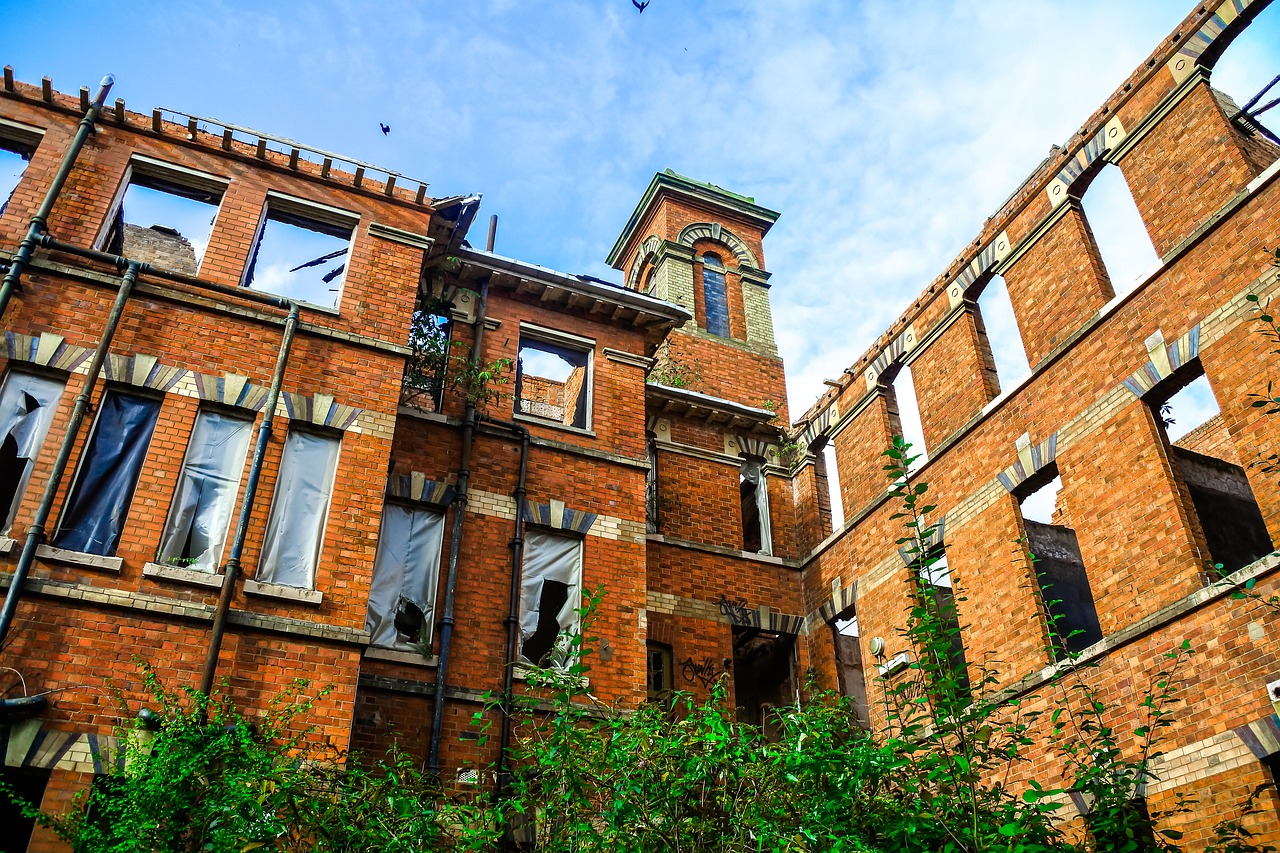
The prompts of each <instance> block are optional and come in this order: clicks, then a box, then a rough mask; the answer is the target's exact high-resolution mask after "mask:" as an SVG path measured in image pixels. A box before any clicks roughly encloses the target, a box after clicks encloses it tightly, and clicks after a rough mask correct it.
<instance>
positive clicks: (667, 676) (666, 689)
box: [644, 640, 676, 701]
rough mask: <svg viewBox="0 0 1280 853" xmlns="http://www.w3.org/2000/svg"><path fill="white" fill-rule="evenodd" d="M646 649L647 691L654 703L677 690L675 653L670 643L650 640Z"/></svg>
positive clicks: (646, 643)
mask: <svg viewBox="0 0 1280 853" xmlns="http://www.w3.org/2000/svg"><path fill="white" fill-rule="evenodd" d="M644 647H645V689H646V691H647V693H648V697H649V699H650V700H653V701H661V700H663V699H666V698H667V696H668V695H670V693H671V691H672V690H674V689H675V686H676V682H675V651H674V650H673V649H672V648H671V645H670V644H669V643H659V642H656V641H654V640H648V641H646V642H645V644H644Z"/></svg>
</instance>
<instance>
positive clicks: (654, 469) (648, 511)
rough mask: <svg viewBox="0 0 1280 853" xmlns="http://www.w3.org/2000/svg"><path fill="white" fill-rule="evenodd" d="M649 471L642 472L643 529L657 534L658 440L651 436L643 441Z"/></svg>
mask: <svg viewBox="0 0 1280 853" xmlns="http://www.w3.org/2000/svg"><path fill="white" fill-rule="evenodd" d="M645 450H646V452H647V454H648V457H649V470H647V471H645V472H644V529H645V532H647V533H657V532H658V527H659V523H658V439H657V438H656V437H654V436H653V435H652V434H650V435H649V436H648V438H647V439H646V440H645Z"/></svg>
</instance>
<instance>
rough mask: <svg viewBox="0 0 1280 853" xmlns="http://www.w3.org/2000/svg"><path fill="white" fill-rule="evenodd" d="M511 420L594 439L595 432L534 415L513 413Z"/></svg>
mask: <svg viewBox="0 0 1280 853" xmlns="http://www.w3.org/2000/svg"><path fill="white" fill-rule="evenodd" d="M512 418H513V419H514V420H516V421H519V422H520V423H522V424H536V425H537V426H541V427H547V428H548V429H558V430H563V431H565V432H571V433H573V434H575V435H585V436H587V437H588V438H595V437H596V431H595V430H593V429H583V428H582V427H576V426H569V425H568V424H562V423H560V422H559V421H553V420H550V419H549V418H539V417H537V416H535V415H525V414H521V413H520V412H515V413H514V414H512Z"/></svg>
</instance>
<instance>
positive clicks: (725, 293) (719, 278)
mask: <svg viewBox="0 0 1280 853" xmlns="http://www.w3.org/2000/svg"><path fill="white" fill-rule="evenodd" d="M711 259H714V260H713V261H711V262H710V263H709V262H708V261H709V260H711ZM698 260H699V261H700V262H701V263H702V319H703V323H702V327H703V328H704V329H706V331H707V332H708V333H709V334H712V335H716V336H717V337H721V338H727V337H729V278H728V275H727V273H728V270H727V269H726V268H725V265H724V258H722V257H720V255H719V253H717V252H703V253H702V254H701V255H699V256H698ZM713 292H714V293H715V294H716V302H717V303H719V304H718V305H717V307H718V308H722V309H723V318H724V322H723V324H721V323H720V322H719V321H717V322H716V326H715V328H714V329H713V328H712V327H711V301H712V300H711V293H713ZM716 316H717V317H720V316H721V314H720V313H717V314H716Z"/></svg>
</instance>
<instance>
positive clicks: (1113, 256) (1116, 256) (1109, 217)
mask: <svg viewBox="0 0 1280 853" xmlns="http://www.w3.org/2000/svg"><path fill="white" fill-rule="evenodd" d="M1081 203H1082V204H1083V206H1084V213H1085V218H1086V219H1087V220H1088V223H1089V228H1090V230H1092V231H1093V239H1094V241H1095V242H1096V243H1097V244H1098V252H1099V254H1101V255H1102V263H1103V266H1105V267H1106V269H1107V276H1108V278H1110V279H1111V289H1112V290H1113V291H1115V295H1116V296H1123V295H1124V294H1126V293H1129V292H1130V291H1132V290H1133V289H1134V288H1135V287H1137V285H1138V282H1140V281H1141V280H1142V279H1143V278H1144V277H1145V276H1146V275H1147V274H1148V273H1150V272H1151V270H1152V269H1154V268H1155V267H1156V266H1158V265H1159V263H1160V258H1159V257H1158V256H1157V255H1156V250H1155V246H1153V245H1152V244H1151V235H1150V234H1148V233H1147V226H1146V225H1145V224H1144V223H1143V221H1142V215H1141V214H1140V213H1139V212H1138V205H1137V204H1136V203H1135V202H1134V200H1133V194H1132V193H1131V192H1130V191H1129V184H1128V183H1126V182H1125V179H1124V173H1122V172H1121V171H1120V169H1119V167H1117V166H1114V165H1111V164H1108V165H1106V166H1103V167H1102V171H1101V172H1099V173H1098V174H1097V175H1096V176H1095V177H1094V179H1093V180H1092V181H1091V182H1090V183H1089V188H1088V189H1087V190H1086V191H1085V194H1084V198H1083V199H1082V201H1081Z"/></svg>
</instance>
